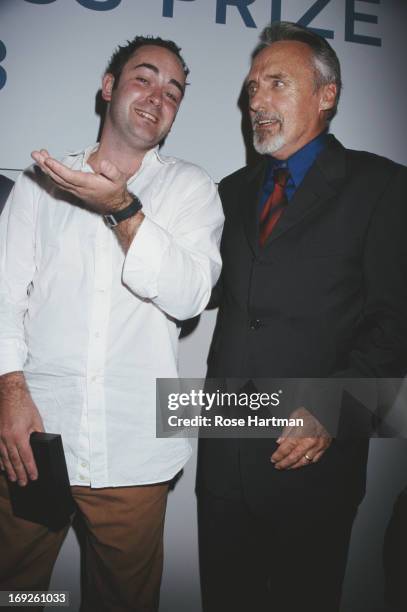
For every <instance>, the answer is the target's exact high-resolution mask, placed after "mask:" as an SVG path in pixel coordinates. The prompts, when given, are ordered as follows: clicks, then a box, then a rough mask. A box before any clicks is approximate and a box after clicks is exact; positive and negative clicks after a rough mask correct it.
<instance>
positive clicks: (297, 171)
mask: <svg viewBox="0 0 407 612" xmlns="http://www.w3.org/2000/svg"><path fill="white" fill-rule="evenodd" d="M325 143H326V132H322V134H319V135H318V136H317V137H316V138H314V139H313V140H310V142H308V143H307V144H306V145H305V146H303V147H302V148H301V149H299V150H298V151H296V152H295V153H294V155H291V157H289V158H288V159H287V160H284V161H281V160H278V159H275V158H274V157H272V156H269V164H270V166H269V167H270V169H271V170H274V169H275V168H281V167H288V169H289V171H290V176H291V178H292V181H293V183H294V185H295V187H296V188H297V187H299V186H300V184H301V182H302V180H303V179H304V177H305V175H306V174H307V172H308V170H309V169H310V168H311V166H312V164H313V163H314V161H315V160H316V158H317V157H318V155H319V154H320V152H321V151H322V149H323V148H324V147H325Z"/></svg>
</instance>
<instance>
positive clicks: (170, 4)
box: [163, 0, 194, 17]
mask: <svg viewBox="0 0 407 612" xmlns="http://www.w3.org/2000/svg"><path fill="white" fill-rule="evenodd" d="M181 1H182V2H194V0H181ZM174 2H175V0H164V2H163V17H174Z"/></svg>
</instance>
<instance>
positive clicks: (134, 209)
mask: <svg viewBox="0 0 407 612" xmlns="http://www.w3.org/2000/svg"><path fill="white" fill-rule="evenodd" d="M142 208H143V205H142V203H141V202H140V200H139V199H138V197H137V196H133V199H132V201H131V202H130V204H129V205H128V206H126V208H122V210H118V211H116V212H113V213H110V214H108V215H103V218H104V220H105V223H106V224H107V225H108V226H109V227H110V228H114V227H116V225H118V224H119V223H121V221H125V220H126V219H130V217H134V215H136V214H137V213H138V212H139V210H141V209H142Z"/></svg>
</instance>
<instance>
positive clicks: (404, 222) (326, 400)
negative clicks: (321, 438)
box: [308, 166, 407, 437]
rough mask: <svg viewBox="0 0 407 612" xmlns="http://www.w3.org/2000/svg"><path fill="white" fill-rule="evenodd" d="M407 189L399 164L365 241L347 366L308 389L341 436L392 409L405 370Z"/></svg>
mask: <svg viewBox="0 0 407 612" xmlns="http://www.w3.org/2000/svg"><path fill="white" fill-rule="evenodd" d="M406 194H407V168H405V167H400V166H395V172H394V173H393V174H392V175H391V176H390V178H389V181H388V184H387V187H386V188H385V190H384V192H383V193H382V195H381V196H380V197H379V198H378V201H377V204H376V206H375V208H374V210H373V213H372V215H371V218H370V222H369V225H368V228H367V233H366V236H365V240H364V248H363V276H364V278H363V282H364V286H363V290H364V296H365V299H364V308H363V312H362V313H361V317H360V321H359V325H358V327H357V329H356V330H355V335H354V341H353V343H352V346H351V349H350V353H349V360H348V367H347V368H346V369H344V370H342V371H338V372H335V373H334V374H333V376H332V377H331V379H329V380H327V381H326V382H324V383H321V384H319V385H315V390H314V391H312V390H308V395H311V396H312V398H310V399H309V406H312V412H313V413H314V414H315V416H317V417H318V418H319V419H320V420H321V422H322V423H324V420H325V422H326V423H329V427H330V428H331V429H334V430H336V432H337V433H338V435H339V436H340V435H344V436H352V437H353V436H360V435H365V434H366V433H368V426H369V423H371V422H372V419H373V414H374V413H376V414H375V417H374V419H373V420H375V419H376V416H377V411H378V410H379V411H384V412H385V413H388V412H389V411H391V409H392V403H393V402H394V401H395V400H396V398H397V394H398V392H399V390H400V388H401V385H402V382H403V377H404V376H405V375H406V372H407V240H406V236H405V232H406V227H407V201H406ZM367 197H368V194H367ZM334 398H335V400H336V401H333V400H334ZM383 398H385V399H384V401H385V404H386V406H383V405H381V401H382V400H383ZM391 398H392V399H391ZM327 406H330V407H331V409H330V413H329V414H327Z"/></svg>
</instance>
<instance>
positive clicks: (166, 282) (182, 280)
mask: <svg viewBox="0 0 407 612" xmlns="http://www.w3.org/2000/svg"><path fill="white" fill-rule="evenodd" d="M167 205H168V206H171V207H173V208H174V214H173V215H172V219H171V222H170V223H169V224H168V225H167V227H163V226H161V225H160V224H159V222H157V221H155V220H153V219H152V218H150V217H149V216H146V217H145V218H144V221H143V222H142V224H141V226H140V228H139V230H138V232H137V234H136V236H135V237H134V239H133V242H132V244H131V245H130V248H129V250H128V252H127V255H126V258H125V262H124V267H123V282H124V283H125V284H126V285H127V286H128V287H129V289H130V290H131V291H133V292H134V293H135V294H136V295H138V296H139V297H141V298H144V299H149V300H151V301H152V302H153V303H154V304H156V305H157V306H158V307H159V308H160V309H161V310H163V311H164V312H165V313H166V314H168V315H169V316H171V317H174V318H176V319H179V320H184V319H188V318H191V317H194V316H196V315H198V314H199V313H201V312H202V311H203V310H204V308H205V306H206V305H207V303H208V301H209V298H210V295H211V289H212V287H213V285H214V284H215V283H216V281H217V279H218V277H219V274H220V269H221V258H220V254H219V243H220V237H221V233H222V227H223V212H222V206H221V203H220V199H219V196H218V193H217V188H216V186H215V184H214V183H213V182H212V180H211V179H210V178H209V177H208V176H207V175H206V174H205V173H204V172H203V171H202V170H200V169H199V168H197V167H194V166H190V167H189V168H188V169H187V171H184V172H183V173H181V175H180V176H177V178H176V180H174V181H173V182H171V184H169V185H168V190H167V192H166V206H167Z"/></svg>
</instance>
